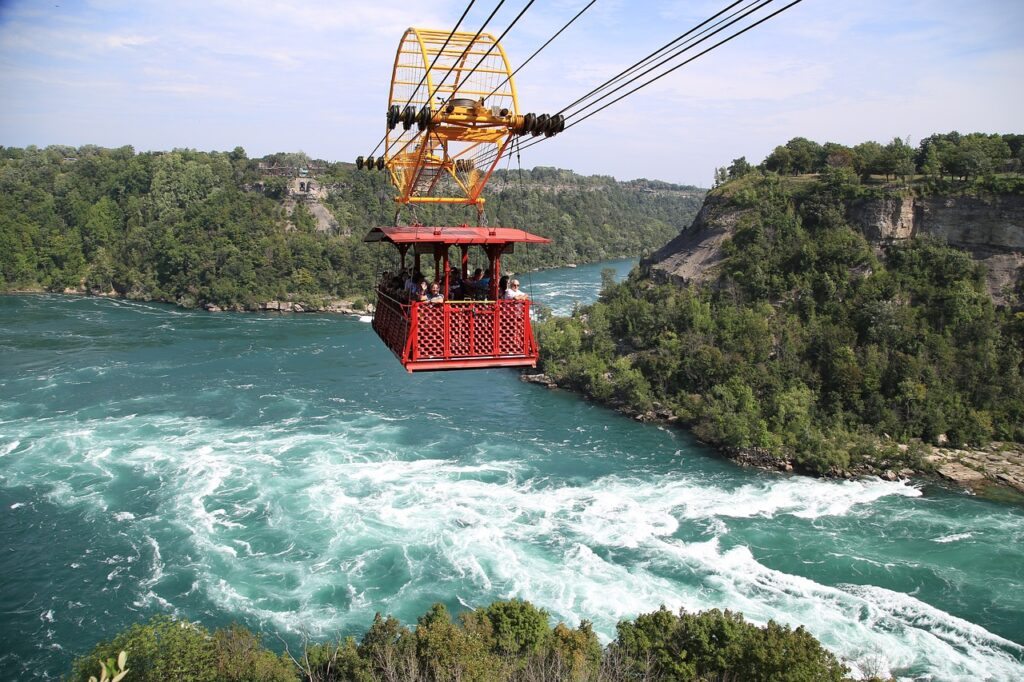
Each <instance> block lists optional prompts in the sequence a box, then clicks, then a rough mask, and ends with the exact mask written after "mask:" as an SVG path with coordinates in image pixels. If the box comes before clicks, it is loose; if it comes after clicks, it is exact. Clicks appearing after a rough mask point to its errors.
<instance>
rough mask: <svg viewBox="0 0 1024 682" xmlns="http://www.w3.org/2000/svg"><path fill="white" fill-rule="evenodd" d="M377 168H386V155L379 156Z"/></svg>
mask: <svg viewBox="0 0 1024 682" xmlns="http://www.w3.org/2000/svg"><path fill="white" fill-rule="evenodd" d="M377 170H384V157H383V156H378V157H377Z"/></svg>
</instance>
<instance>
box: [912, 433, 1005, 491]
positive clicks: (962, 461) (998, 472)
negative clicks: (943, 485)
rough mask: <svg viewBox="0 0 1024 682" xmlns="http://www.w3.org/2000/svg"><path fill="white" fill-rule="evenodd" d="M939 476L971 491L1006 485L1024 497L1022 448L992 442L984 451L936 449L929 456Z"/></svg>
mask: <svg viewBox="0 0 1024 682" xmlns="http://www.w3.org/2000/svg"><path fill="white" fill-rule="evenodd" d="M927 459H928V461H930V462H931V463H932V464H933V465H934V466H935V470H936V471H937V472H938V474H939V475H940V476H942V477H943V478H945V479H948V480H949V481H952V482H953V483H956V484H957V485H961V486H963V487H965V488H969V489H971V490H981V489H984V488H986V487H987V486H991V485H998V486H1006V487H1009V488H1013V489H1014V490H1016V491H1017V492H1019V493H1022V494H1024V448H1022V447H1021V446H1020V445H1015V444H1012V443H992V444H991V445H989V447H987V448H985V449H983V450H956V449H952V448H935V449H933V450H932V453H931V454H930V455H929V456H928V458H927Z"/></svg>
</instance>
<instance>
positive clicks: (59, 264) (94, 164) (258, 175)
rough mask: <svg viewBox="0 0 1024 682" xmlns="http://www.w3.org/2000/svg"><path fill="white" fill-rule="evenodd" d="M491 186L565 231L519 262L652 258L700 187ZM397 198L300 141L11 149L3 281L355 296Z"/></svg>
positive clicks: (161, 293) (235, 299) (131, 292)
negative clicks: (312, 189)
mask: <svg viewBox="0 0 1024 682" xmlns="http://www.w3.org/2000/svg"><path fill="white" fill-rule="evenodd" d="M261 161H263V162H264V164H265V167H264V168H263V169H262V170H261V168H260V162H261ZM267 166H288V167H291V168H295V169H301V168H308V167H312V168H313V169H314V171H315V172H316V173H317V178H316V180H317V181H318V182H319V183H320V184H321V185H322V186H323V187H325V188H327V189H328V197H327V199H326V201H325V204H326V205H327V206H328V207H329V208H330V209H331V211H332V213H333V214H334V216H335V217H336V218H337V220H338V223H339V225H340V228H339V229H338V230H337V231H336V232H335V233H321V232H317V230H316V222H315V220H314V219H313V217H312V215H311V213H310V211H309V210H307V209H306V206H305V204H304V203H302V201H301V200H300V201H298V205H297V206H296V208H295V211H294V213H293V214H292V216H291V217H290V218H288V217H287V216H286V215H285V212H284V208H283V205H282V201H281V200H282V199H284V198H285V195H286V194H287V184H288V181H289V179H288V178H286V177H279V176H272V175H268V174H267V168H266V167H267ZM490 187H491V191H490V193H489V194H488V196H490V197H491V201H490V204H489V208H488V219H489V221H490V224H497V223H501V224H504V225H509V226H514V227H522V228H525V229H529V230H531V231H534V232H537V233H539V234H542V235H544V236H547V237H550V238H552V240H553V243H552V245H550V246H544V247H530V248H529V249H526V250H521V252H520V253H517V254H515V255H514V256H512V257H510V258H509V259H508V260H507V262H506V263H507V264H506V267H509V268H513V269H527V268H536V267H546V266H553V265H558V264H563V263H569V262H590V261H595V260H601V259H605V258H612V257H623V256H636V255H640V254H642V253H644V251H645V250H647V249H651V248H655V247H657V246H658V245H660V244H662V243H664V242H666V241H667V240H668V239H670V238H672V237H673V236H674V235H675V234H677V233H678V232H679V231H680V230H681V229H682V228H683V227H685V226H686V225H687V224H689V222H690V221H691V220H692V218H693V216H694V214H695V213H696V210H697V208H698V207H699V204H700V200H701V198H702V196H703V190H698V189H697V188H692V187H679V186H673V185H667V184H664V183H657V182H648V181H635V182H631V183H620V182H616V181H615V180H614V179H612V178H604V177H594V178H585V177H580V176H577V175H574V174H573V173H571V172H569V171H560V170H556V169H534V170H533V171H523V172H522V173H521V174H520V173H519V172H516V171H512V172H511V173H498V174H496V177H495V178H494V179H493V180H492V181H491V186H490ZM392 196H393V192H392V191H391V189H390V187H389V185H388V183H387V176H386V174H385V173H381V172H375V173H374V172H366V171H361V172H360V171H356V170H355V167H354V166H353V165H351V164H345V163H327V162H323V161H312V160H311V159H309V157H307V156H306V155H304V154H301V153H297V154H275V155H271V156H269V157H265V158H264V159H249V158H248V157H247V156H246V153H245V151H244V150H243V149H241V148H235V149H234V150H233V151H231V152H198V151H194V150H187V149H178V150H174V151H171V152H145V153H136V152H135V151H134V150H133V149H132V148H131V147H121V148H118V149H105V148H101V147H96V146H91V145H89V146H84V147H79V148H74V147H65V146H51V147H46V148H45V149H39V148H36V147H27V148H23V149H22V148H4V147H0V291H10V290H46V291H63V290H65V289H74V290H83V289H84V290H86V291H91V292H95V293H109V292H116V293H117V294H118V295H122V296H127V297H130V298H137V299H144V300H162V301H171V302H176V303H179V304H181V305H185V306H195V305H200V304H203V303H207V302H209V303H214V304H217V305H221V306H233V307H239V308H241V307H247V306H253V305H255V304H257V303H259V302H262V301H267V300H275V299H277V300H283V299H288V298H290V299H293V300H303V301H317V300H322V299H324V298H349V299H358V298H360V297H364V296H366V295H368V294H369V292H370V290H371V287H372V285H373V283H374V281H375V280H376V277H377V276H378V274H379V271H380V270H381V269H383V268H385V267H387V265H386V263H387V261H388V259H390V258H392V257H393V254H392V251H393V250H392V249H389V248H387V247H386V246H383V245H368V244H364V243H363V242H362V237H363V235H364V234H365V233H366V231H367V230H368V229H369V228H370V227H373V226H377V225H381V224H389V223H393V221H394V218H395V204H394V202H393V200H392ZM414 218H418V219H419V220H420V221H421V222H424V223H430V222H434V223H436V224H461V223H464V222H471V221H475V219H476V216H475V212H472V211H466V210H463V211H461V212H459V211H454V210H447V211H444V210H433V211H432V210H426V209H423V208H420V209H418V210H417V211H416V212H415V213H413V212H412V211H410V210H406V211H405V212H404V214H403V216H402V219H403V220H404V221H411V220H412V219H414ZM286 226H288V227H287V229H286Z"/></svg>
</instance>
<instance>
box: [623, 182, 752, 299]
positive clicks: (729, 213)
mask: <svg viewBox="0 0 1024 682" xmlns="http://www.w3.org/2000/svg"><path fill="white" fill-rule="evenodd" d="M747 213H749V211H747V210H742V209H737V208H736V206H735V205H734V204H732V203H731V202H730V201H729V200H728V199H725V198H723V197H721V196H717V195H711V194H709V195H708V196H707V197H706V198H705V199H704V205H703V206H701V208H700V212H698V213H697V217H696V218H694V220H693V224H692V225H690V227H688V228H686V229H685V230H683V231H682V232H680V233H679V236H677V237H676V238H675V239H673V240H672V241H670V242H669V243H668V244H666V245H665V246H663V247H661V248H660V249H658V250H657V251H655V252H654V253H653V254H652V255H651V256H650V257H648V258H645V259H643V260H642V261H641V262H640V265H641V266H643V267H647V268H649V272H650V274H651V277H653V278H654V279H655V280H656V281H660V282H670V281H674V282H677V283H679V284H687V283H691V282H692V283H695V284H701V283H703V282H707V281H710V280H712V279H714V278H715V276H716V275H717V272H716V266H717V265H718V264H719V263H720V262H721V261H722V258H723V256H722V243H723V242H724V241H725V240H726V239H728V238H729V237H731V236H732V233H733V232H734V231H735V230H736V226H737V224H738V223H739V221H740V220H741V219H742V218H743V216H744V215H746V214H747Z"/></svg>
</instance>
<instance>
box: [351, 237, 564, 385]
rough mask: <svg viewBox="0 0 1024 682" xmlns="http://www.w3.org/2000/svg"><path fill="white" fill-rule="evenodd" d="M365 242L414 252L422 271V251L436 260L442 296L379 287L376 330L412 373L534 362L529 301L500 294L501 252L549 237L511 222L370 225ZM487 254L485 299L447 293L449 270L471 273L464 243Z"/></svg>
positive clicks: (464, 276) (404, 253)
mask: <svg viewBox="0 0 1024 682" xmlns="http://www.w3.org/2000/svg"><path fill="white" fill-rule="evenodd" d="M363 241H366V242H381V241H385V242H390V243H392V244H394V245H395V246H396V247H397V248H398V251H399V253H400V254H401V257H402V269H403V270H404V269H405V268H406V256H407V255H408V254H409V252H410V250H411V252H412V254H413V255H414V256H415V266H416V267H415V270H414V272H422V270H421V268H420V262H421V257H422V256H424V255H427V256H430V257H432V258H433V261H434V279H435V281H437V282H439V283H440V284H441V293H442V294H444V296H445V301H444V303H428V302H421V301H412V302H410V301H407V300H405V299H404V297H403V296H402V294H401V293H400V292H395V291H394V290H392V289H389V288H388V286H387V284H388V283H387V282H381V283H380V284H379V285H378V287H377V308H376V309H375V311H374V314H373V329H374V331H376V332H377V335H378V336H380V338H381V340H382V341H383V342H384V343H385V344H386V345H387V347H388V348H390V349H391V350H392V351H393V352H394V353H395V355H396V356H398V360H399V361H400V362H401V363H402V366H403V367H405V369H406V370H408V371H410V372H419V371H429V370H440V369H480V368H487V367H536V366H537V341H536V340H535V339H534V337H533V328H532V327H531V325H530V301H529V300H528V299H520V300H500V299H499V298H498V280H499V278H500V277H501V256H502V254H505V253H513V250H514V249H515V244H516V243H517V242H523V243H528V244H548V243H550V242H551V240H550V239H546V238H544V237H538V236H537V235H535V234H530V233H529V232H526V231H525V230H516V229H512V228H508V227H468V226H466V225H463V226H461V227H422V226H410V227H375V228H374V229H372V230H370V233H369V234H367V235H366V237H365V238H364V240H363ZM472 245H478V246H480V247H481V248H482V249H483V251H484V253H485V254H486V255H487V261H488V263H489V264H490V269H491V273H492V275H491V281H490V283H489V285H488V287H487V290H486V292H485V296H486V300H466V301H457V300H450V299H449V297H448V294H449V293H450V288H449V283H450V279H451V278H450V273H451V270H452V269H458V270H460V271H461V274H462V281H463V282H466V281H468V279H469V272H468V268H469V247H470V246H472ZM452 246H457V247H459V256H460V258H459V261H458V263H457V265H455V267H454V268H453V267H452V266H453V265H454V264H451V263H450V262H449V249H450V247H452Z"/></svg>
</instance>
